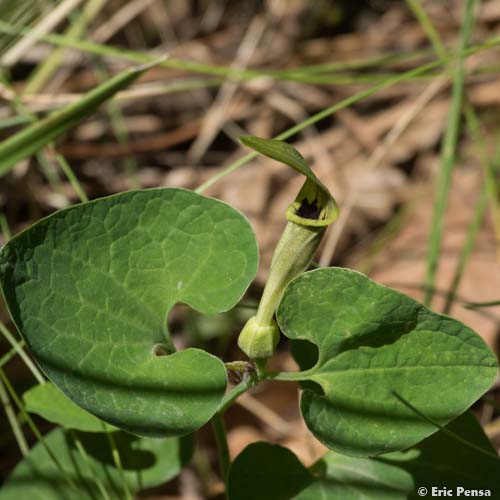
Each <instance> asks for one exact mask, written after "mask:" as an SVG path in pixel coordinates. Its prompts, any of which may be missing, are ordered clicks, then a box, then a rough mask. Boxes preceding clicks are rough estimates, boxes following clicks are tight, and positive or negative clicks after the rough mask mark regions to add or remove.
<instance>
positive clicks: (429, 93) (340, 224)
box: [319, 77, 447, 267]
mask: <svg viewBox="0 0 500 500" xmlns="http://www.w3.org/2000/svg"><path fill="white" fill-rule="evenodd" d="M446 82H447V78H445V77H440V78H438V79H436V80H434V81H433V82H432V83H431V84H430V85H428V86H427V87H426V88H425V89H424V91H423V92H422V93H421V94H420V95H419V96H418V97H417V99H416V100H415V102H414V104H413V105H412V106H411V107H410V108H408V110H407V111H406V112H405V113H403V114H402V115H401V118H400V119H399V120H398V121H397V122H396V123H395V124H394V126H393V127H392V129H391V130H390V131H389V132H388V133H387V134H386V136H385V137H384V141H383V142H382V144H380V145H379V146H378V147H377V149H375V151H374V152H373V154H372V155H371V156H370V158H369V159H368V162H367V164H366V167H365V168H364V172H363V174H364V175H365V176H366V175H367V174H368V173H370V172H371V170H373V169H374V168H376V167H377V166H378V165H379V164H380V162H381V161H382V160H383V159H384V157H385V156H386V154H387V153H388V152H389V150H390V148H391V147H392V146H393V145H394V144H395V142H396V141H397V140H398V139H399V138H400V136H401V134H402V133H403V132H404V131H405V130H406V128H407V127H408V126H409V125H410V123H411V122H412V121H413V120H414V119H415V118H416V116H417V115H418V113H420V111H422V109H423V108H425V106H426V105H427V104H428V103H429V102H430V101H431V100H432V99H433V98H434V96H435V95H436V94H437V93H438V92H439V91H440V90H441V89H442V88H443V87H444V85H445V84H446ZM362 180H363V176H362V177H361V179H360V182H358V183H357V184H356V186H355V187H354V188H353V189H351V190H350V192H349V193H348V195H347V198H346V200H345V201H344V202H343V203H342V210H341V212H340V217H339V218H338V220H337V221H336V222H335V224H333V225H332V226H331V229H330V232H329V234H328V236H327V238H326V241H325V246H324V247H323V251H322V253H321V257H320V259H319V265H320V267H324V266H328V265H329V264H330V262H331V260H332V258H333V255H334V253H335V249H336V248H337V244H338V242H339V239H340V236H341V235H342V232H343V230H344V228H345V225H346V223H347V220H348V218H349V216H350V214H351V212H352V210H353V208H354V206H355V204H356V201H357V199H358V196H359V194H360V192H361V186H362V184H363V183H362Z"/></svg>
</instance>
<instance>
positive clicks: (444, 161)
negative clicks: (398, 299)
mask: <svg viewBox="0 0 500 500" xmlns="http://www.w3.org/2000/svg"><path fill="white" fill-rule="evenodd" d="M475 5H476V2H475V0H467V3H466V5H465V12H464V19H463V23H462V29H461V32H460V46H459V53H460V54H463V52H464V51H465V49H466V47H467V44H468V43H469V38H470V34H471V31H472V26H473V25H474V7H475ZM464 80H465V67H464V57H463V56H462V55H461V56H459V57H458V60H457V62H456V66H455V68H454V71H453V87H452V94H451V107H450V113H449V116H448V123H447V127H446V132H445V136H444V138H443V142H442V147H441V169H440V172H439V177H438V181H437V193H436V198H435V202H434V214H433V218H432V226H431V235H430V239H429V247H428V253H427V274H426V279H425V292H424V304H425V305H429V304H430V303H431V301H432V297H433V289H434V285H435V282H436V273H437V268H438V261H439V254H440V251H441V241H442V232H443V223H444V214H445V210H446V205H447V202H448V193H449V190H450V184H451V173H452V171H453V166H454V163H455V157H456V148H457V142H458V132H459V124H460V114H461V109H462V98H463V89H464Z"/></svg>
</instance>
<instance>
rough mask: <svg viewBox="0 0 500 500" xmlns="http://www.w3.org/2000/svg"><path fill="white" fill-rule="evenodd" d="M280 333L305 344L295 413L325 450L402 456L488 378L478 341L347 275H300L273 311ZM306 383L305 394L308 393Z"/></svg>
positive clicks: (491, 369) (487, 353)
mask: <svg viewBox="0 0 500 500" xmlns="http://www.w3.org/2000/svg"><path fill="white" fill-rule="evenodd" d="M277 318H278V323H279V325H280V327H281V329H282V331H283V333H284V334H285V335H286V336H287V337H289V338H291V339H303V340H308V341H310V342H312V343H314V344H315V345H316V346H317V347H318V350H319V357H318V361H317V363H316V365H315V366H314V367H313V368H311V369H310V370H307V371H305V372H302V373H299V374H292V375H291V377H290V378H292V379H296V380H303V381H308V384H309V385H308V388H307V390H305V391H304V392H303V394H302V398H301V411H302V415H303V416H304V419H305V421H306V423H307V426H308V427H309V429H310V430H311V431H312V432H313V433H314V435H315V436H316V437H317V438H318V439H319V440H320V441H321V442H322V443H324V444H325V445H326V446H328V447H329V448H331V449H333V450H336V451H339V452H341V453H346V454H348V455H355V456H371V455H378V454H380V453H388V452H390V451H396V450H401V449H405V448H408V447H409V446H412V445H413V444H415V443H417V442H419V441H420V440H422V439H423V438H425V437H426V436H428V435H430V434H432V433H433V432H435V431H436V427H435V426H433V425H432V424H431V423H430V422H427V421H425V420H423V419H422V417H421V416H419V415H418V414H416V413H415V411H413V410H412V409H411V408H409V407H408V405H405V404H404V402H403V401H402V399H403V400H405V401H408V402H409V403H410V404H411V405H413V406H414V407H415V408H416V409H417V410H419V411H420V412H421V413H423V414H424V415H425V416H426V417H428V418H430V419H433V420H434V421H435V422H438V423H439V424H441V425H445V424H447V423H448V422H449V421H451V420H452V419H453V418H455V417H456V416H457V415H460V414H461V413H462V412H463V411H464V410H466V409H467V408H468V407H469V406H470V405H471V404H472V403H474V401H476V400H477V399H478V398H479V397H480V396H481V395H482V394H483V393H484V392H485V391H487V390H488V388H489V387H490V385H491V383H492V382H493V380H494V378H495V376H496V374H497V371H498V369H497V361H496V358H495V356H494V354H493V353H492V352H491V350H490V349H489V348H488V347H487V345H486V344H485V343H484V341H483V340H482V339H481V337H480V336H479V335H477V334H476V333H475V332H473V331H472V330H471V329H470V328H468V327H466V326H465V325H463V324H462V323H460V322H458V321H456V320H454V319H452V318H449V317H447V316H443V315H439V314H436V313H433V312H432V311H430V310H429V309H427V308H426V307H424V306H422V305H421V304H419V303H417V302H415V301H414V300H412V299H410V298H409V297H407V296H405V295H403V294H401V293H399V292H396V291H394V290H391V289H389V288H386V287H383V286H381V285H378V284H376V283H375V282H373V281H371V280H369V279H368V278H367V277H366V276H364V275H362V274H360V273H358V272H355V271H350V270H347V269H340V268H328V269H318V270H315V271H311V272H309V273H305V274H303V275H302V276H300V277H298V278H297V279H295V280H294V281H293V282H292V283H291V284H290V285H289V287H288V288H287V290H286V291H285V294H284V296H283V299H282V301H281V303H280V306H279V308H278V312H277ZM311 383H315V387H314V388H312V387H311Z"/></svg>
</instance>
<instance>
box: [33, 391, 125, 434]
mask: <svg viewBox="0 0 500 500" xmlns="http://www.w3.org/2000/svg"><path fill="white" fill-rule="evenodd" d="M23 399H24V406H25V408H26V410H27V411H29V412H30V413H36V414H37V415H40V416H41V417H43V418H44V419H45V420H48V421H49V422H53V423H54V424H59V425H62V426H63V427H65V428H66V429H75V430H79V431H83V432H103V431H105V430H108V431H110V430H116V428H115V427H113V426H112V425H109V424H106V423H104V422H103V421H102V420H100V419H99V418H97V417H95V416H94V415H92V413H89V412H88V411H85V410H84V409H83V408H81V407H80V406H78V405H76V404H75V403H73V401H71V399H69V398H68V397H67V396H65V395H64V393H63V392H62V391H60V390H59V389H58V388H57V387H56V386H55V385H54V384H52V383H50V382H46V383H45V384H40V385H36V386H35V387H32V388H31V389H29V390H28V391H26V392H25V393H24V394H23Z"/></svg>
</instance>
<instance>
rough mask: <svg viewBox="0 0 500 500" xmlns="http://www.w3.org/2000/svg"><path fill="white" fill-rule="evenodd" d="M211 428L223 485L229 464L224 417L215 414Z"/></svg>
mask: <svg viewBox="0 0 500 500" xmlns="http://www.w3.org/2000/svg"><path fill="white" fill-rule="evenodd" d="M212 427H213V430H214V435H215V442H216V443H217V455H218V457H219V467H220V473H221V476H222V479H223V481H224V483H225V482H226V478H227V472H228V470H229V465H230V464H231V458H230V456H229V446H228V444H227V436H226V428H225V425H224V417H223V416H222V414H220V413H216V414H215V415H214V416H213V418H212Z"/></svg>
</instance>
